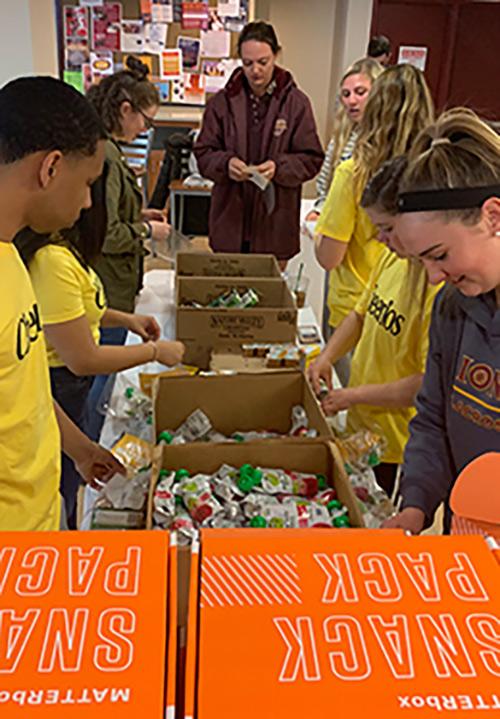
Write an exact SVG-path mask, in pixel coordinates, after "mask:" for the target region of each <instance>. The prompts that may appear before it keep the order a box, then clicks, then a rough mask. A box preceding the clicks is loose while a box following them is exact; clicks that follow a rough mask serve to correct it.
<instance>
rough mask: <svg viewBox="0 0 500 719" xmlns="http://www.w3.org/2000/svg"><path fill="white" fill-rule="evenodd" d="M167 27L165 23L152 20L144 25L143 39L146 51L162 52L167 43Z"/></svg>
mask: <svg viewBox="0 0 500 719" xmlns="http://www.w3.org/2000/svg"><path fill="white" fill-rule="evenodd" d="M167 29H168V25H167V24H166V23H163V22H162V23H160V22H153V23H147V24H146V25H145V26H144V40H145V43H144V44H145V50H146V52H152V53H160V52H163V51H164V50H165V48H166V45H167Z"/></svg>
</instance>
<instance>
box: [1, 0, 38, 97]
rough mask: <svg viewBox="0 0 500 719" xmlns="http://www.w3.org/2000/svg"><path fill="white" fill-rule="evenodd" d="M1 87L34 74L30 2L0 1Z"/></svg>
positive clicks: (16, 0)
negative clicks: (18, 78) (16, 78)
mask: <svg viewBox="0 0 500 719" xmlns="http://www.w3.org/2000/svg"><path fill="white" fill-rule="evenodd" d="M0 51H1V60H0V86H2V85H4V84H5V83H6V82H9V80H13V79H14V78H15V77H19V76H20V75H30V74H32V73H33V53H32V49H31V28H30V18H29V5H28V0H0Z"/></svg>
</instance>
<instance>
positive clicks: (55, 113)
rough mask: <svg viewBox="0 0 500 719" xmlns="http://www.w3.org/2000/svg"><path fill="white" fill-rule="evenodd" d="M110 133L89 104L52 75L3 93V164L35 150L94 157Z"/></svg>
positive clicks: (17, 82)
mask: <svg viewBox="0 0 500 719" xmlns="http://www.w3.org/2000/svg"><path fill="white" fill-rule="evenodd" d="M105 138H106V132H105V130H104V127H103V125H102V122H101V120H100V119H99V116H98V115H97V114H96V112H95V110H94V109H93V108H92V106H91V105H90V103H89V102H88V101H87V100H86V99H85V97H83V95H81V94H80V93H79V92H78V91H77V90H75V89H74V88H73V87H71V86H70V85H67V84H66V83H65V82H62V81H61V80H56V79H55V78H52V77H22V78H19V79H17V80H13V81H12V82H9V83H8V84H7V85H5V86H4V87H3V88H2V89H1V90H0V162H1V163H3V164H9V163H12V162H16V161H18V160H22V159H23V158H24V157H26V156H28V155H32V154H33V153H35V152H40V151H46V152H51V151H52V150H59V151H60V152H62V153H63V154H64V155H67V154H69V153H72V152H75V153H81V154H82V155H87V156H91V155H93V154H94V153H95V151H96V148H97V143H98V141H99V140H102V139H105Z"/></svg>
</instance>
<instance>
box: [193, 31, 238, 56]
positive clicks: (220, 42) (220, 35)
mask: <svg viewBox="0 0 500 719" xmlns="http://www.w3.org/2000/svg"><path fill="white" fill-rule="evenodd" d="M200 39H201V54H202V56H203V57H228V56H229V55H230V54H231V33H230V32H228V31H227V30H207V31H204V30H202V31H201V32H200Z"/></svg>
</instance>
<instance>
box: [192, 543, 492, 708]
mask: <svg viewBox="0 0 500 719" xmlns="http://www.w3.org/2000/svg"><path fill="white" fill-rule="evenodd" d="M195 589H197V594H198V596H199V609H198V612H197V615H196V617H193V616H192V615H191V613H190V616H189V622H190V623H191V620H192V619H194V620H195V621H194V622H193V626H194V627H195V628H197V634H196V637H195V638H193V640H191V637H192V636H193V634H194V631H193V632H191V627H190V631H189V642H190V643H191V641H193V642H194V643H195V646H194V647H192V646H191V644H190V643H189V644H188V647H187V655H188V657H191V656H192V654H193V651H195V650H196V651H197V656H198V660H197V662H195V663H194V667H193V662H192V661H191V662H189V663H188V665H187V676H186V706H187V707H190V708H191V707H192V708H195V713H194V714H193V716H194V717H195V718H196V717H198V718H200V719H233V717H238V719H254V717H255V716H256V715H258V716H259V717H261V718H262V719H295V718H298V717H307V718H309V717H313V716H314V717H318V719H327V718H329V717H332V716H334V715H335V716H349V717H352V718H353V719H358V718H359V717H373V719H382V718H383V719H399V717H407V716H415V717H422V718H424V717H425V718H429V717H435V716H445V715H446V714H447V713H448V711H450V710H451V711H452V712H453V713H454V714H462V713H463V714H467V716H484V715H485V714H486V715H491V716H493V715H495V716H496V715H497V714H498V708H499V701H498V696H497V694H498V692H497V688H498V662H496V664H495V662H494V660H493V656H494V653H496V652H497V650H495V649H494V645H495V644H496V646H498V640H497V639H496V638H495V633H497V632H498V630H497V629H494V627H498V618H497V617H498V612H499V611H500V595H499V593H498V568H497V565H496V563H495V559H494V557H493V555H492V552H490V551H489V549H488V547H487V546H486V543H485V542H484V540H483V539H482V538H481V537H471V536H469V537H439V536H421V537H407V536H404V535H402V534H400V533H396V534H394V533H391V532H384V531H381V530H371V531H363V530H358V531H356V530H349V529H347V530H341V531H338V530H328V529H325V530H323V531H311V530H300V529H299V530H294V531H290V530H275V531H274V532H273V536H272V539H271V540H270V538H269V532H267V531H266V530H245V529H241V530H202V532H201V543H200V566H199V572H198V585H197V586H196V587H195ZM484 647H487V649H488V651H485V649H484ZM190 674H191V676H190ZM221 677H223V684H222V683H221ZM188 691H191V692H192V694H191V696H188V695H187V692H188Z"/></svg>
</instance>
